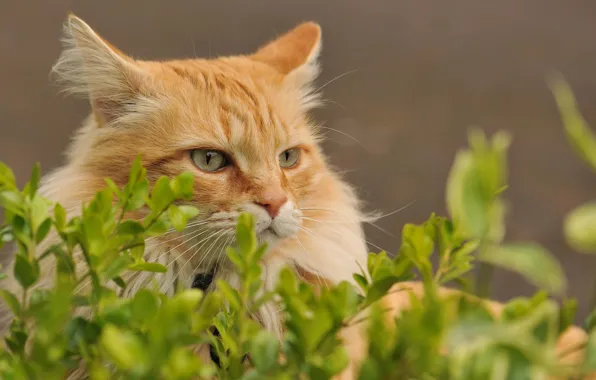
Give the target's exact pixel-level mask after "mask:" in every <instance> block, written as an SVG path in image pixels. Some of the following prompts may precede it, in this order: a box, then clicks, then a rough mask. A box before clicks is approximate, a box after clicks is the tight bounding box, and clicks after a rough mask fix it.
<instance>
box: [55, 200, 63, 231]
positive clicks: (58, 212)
mask: <svg viewBox="0 0 596 380" xmlns="http://www.w3.org/2000/svg"><path fill="white" fill-rule="evenodd" d="M54 221H55V223H56V228H57V229H58V230H62V229H64V227H65V226H66V210H65V209H64V207H62V205H61V204H60V203H56V205H55V206H54Z"/></svg>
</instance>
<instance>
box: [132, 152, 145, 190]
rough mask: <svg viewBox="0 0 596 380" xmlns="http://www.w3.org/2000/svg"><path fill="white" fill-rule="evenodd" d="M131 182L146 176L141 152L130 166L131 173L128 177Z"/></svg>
mask: <svg viewBox="0 0 596 380" xmlns="http://www.w3.org/2000/svg"><path fill="white" fill-rule="evenodd" d="M128 178H129V179H128V182H129V183H133V184H134V183H137V182H139V181H140V180H141V179H143V178H144V176H143V161H142V159H141V155H140V154H139V155H138V156H137V157H136V158H135V160H134V161H133V162H132V166H131V168H130V175H129V177H128Z"/></svg>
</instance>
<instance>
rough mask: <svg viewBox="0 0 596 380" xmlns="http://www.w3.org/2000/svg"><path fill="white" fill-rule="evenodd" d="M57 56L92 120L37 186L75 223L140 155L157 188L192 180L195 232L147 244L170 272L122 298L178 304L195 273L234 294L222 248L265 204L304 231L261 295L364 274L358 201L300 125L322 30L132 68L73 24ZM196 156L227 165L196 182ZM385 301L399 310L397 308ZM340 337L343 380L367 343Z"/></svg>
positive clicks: (313, 98) (279, 249) (272, 316)
mask: <svg viewBox="0 0 596 380" xmlns="http://www.w3.org/2000/svg"><path fill="white" fill-rule="evenodd" d="M64 46H65V48H64V51H63V53H62V55H61V57H60V59H59V60H58V62H57V64H56V65H55V67H54V73H55V74H56V76H57V79H58V80H59V81H60V82H61V83H63V84H64V87H65V89H66V91H68V92H71V93H74V94H79V95H82V96H84V97H86V98H87V99H89V100H90V103H91V106H92V114H91V116H90V117H89V118H88V119H87V120H86V121H85V123H84V124H83V126H82V128H81V129H80V130H79V131H78V132H77V134H76V135H75V137H74V140H73V142H72V145H71V147H70V148H69V150H68V162H67V163H66V165H64V166H63V167H62V168H60V169H58V170H56V171H55V172H53V173H51V174H50V175H48V176H46V177H45V178H44V180H43V186H42V189H41V191H42V193H43V195H44V196H46V197H48V198H50V199H52V200H53V201H56V202H60V203H61V204H62V205H63V206H64V207H65V208H66V209H67V211H68V213H69V214H70V216H73V215H76V213H77V212H79V210H80V205H81V203H82V202H86V201H88V200H89V199H90V198H91V197H92V196H93V195H94V194H95V193H96V191H98V190H100V189H102V188H103V187H104V178H105V177H109V178H111V179H113V180H114V181H115V182H116V183H117V184H119V185H123V184H124V183H125V182H126V180H127V176H128V172H129V170H130V166H131V163H132V161H133V160H134V159H135V157H136V156H137V155H139V154H141V156H142V160H143V164H144V165H145V167H147V169H148V176H149V178H150V180H151V181H154V180H156V179H157V178H158V177H159V176H162V175H165V176H170V177H171V176H174V175H178V174H180V173H181V172H183V171H192V172H193V173H194V174H195V190H196V191H195V197H194V199H193V200H192V201H190V202H189V204H192V205H194V206H196V207H198V208H199V210H200V211H201V214H200V216H199V220H198V221H197V222H196V223H195V224H194V225H193V224H192V223H191V225H190V226H189V228H187V230H186V231H185V232H184V233H183V234H179V233H175V232H171V233H169V234H168V235H167V236H164V237H161V238H157V239H155V240H153V241H151V242H149V243H148V245H147V250H146V260H147V261H157V262H160V263H162V264H164V265H166V266H167V267H168V272H167V273H164V274H151V275H150V274H147V273H141V274H139V273H131V274H129V275H128V283H129V287H128V289H127V291H126V293H125V295H128V294H131V293H133V292H134V291H136V290H138V289H139V288H142V287H143V286H146V285H148V284H149V281H150V280H151V279H155V280H157V282H158V283H159V284H160V286H161V290H162V291H164V292H166V293H168V294H172V293H173V292H174V290H175V284H176V283H178V282H181V283H182V284H183V285H185V286H189V285H190V283H191V282H192V277H193V276H194V274H196V273H197V272H198V271H201V270H206V269H209V268H211V267H213V266H216V267H217V268H218V271H217V276H218V277H219V278H223V279H226V280H228V281H229V282H230V283H231V284H235V283H237V278H236V276H235V274H234V273H233V271H231V270H230V266H229V265H228V264H227V263H226V262H225V260H224V253H223V252H224V250H223V248H224V246H225V245H227V244H229V243H231V242H232V239H233V226H234V224H235V217H236V216H237V215H238V213H239V212H240V211H246V210H249V211H251V210H252V211H251V212H254V213H256V214H258V215H257V216H259V217H262V213H263V211H262V210H261V208H259V204H261V205H262V204H263V202H265V201H266V199H268V197H271V194H274V195H275V196H276V197H277V198H276V199H279V198H280V197H282V198H283V197H287V198H288V199H289V201H288V204H290V206H291V208H292V209H291V210H290V211H291V215H290V216H288V218H294V219H295V220H297V222H296V223H297V228H298V229H297V231H296V232H295V233H293V234H291V236H290V235H288V236H287V237H284V238H281V239H274V241H273V243H274V244H272V247H271V249H270V251H269V252H268V253H267V254H266V256H265V258H264V259H263V263H262V265H263V279H264V283H265V287H266V288H269V289H271V288H272V287H273V286H274V284H275V281H276V279H277V274H278V273H279V270H280V269H281V268H283V267H284V266H288V265H289V266H291V267H293V268H295V269H296V271H297V273H299V274H302V275H303V276H304V277H305V278H306V279H307V280H308V281H311V282H312V283H313V284H314V285H315V286H318V285H320V284H323V283H325V282H327V283H332V284H336V283H339V282H340V281H349V282H352V283H353V278H352V274H353V273H354V272H359V271H360V270H361V268H365V267H366V258H367V249H366V244H365V240H364V235H363V231H362V227H361V223H362V222H363V221H364V220H365V219H366V217H365V216H364V215H363V214H362V213H361V211H360V209H359V202H358V199H357V197H356V196H355V194H354V192H353V190H352V189H351V188H350V187H349V186H348V185H347V184H346V183H345V182H343V181H342V180H341V178H340V177H339V176H338V174H336V173H335V172H334V171H333V170H332V169H330V168H329V166H328V164H327V162H326V159H325V156H324V155H323V153H322V151H321V148H320V146H319V135H318V129H317V127H316V125H314V124H313V123H312V121H311V120H310V119H309V117H308V111H309V110H310V109H311V108H312V107H314V106H316V105H317V104H318V94H317V93H315V92H314V91H313V87H312V82H313V81H314V79H315V78H316V76H317V74H318V64H317V58H318V54H319V51H320V47H321V30H320V28H319V26H318V25H317V24H315V23H304V24H301V25H299V26H298V27H296V28H295V29H294V30H292V31H290V32H288V33H286V34H285V35H283V36H281V37H280V38H278V39H276V40H274V41H272V42H270V43H269V44H267V45H265V46H263V47H262V48H260V49H259V50H257V52H256V53H254V54H250V55H238V56H232V57H221V58H218V59H213V60H204V59H189V60H173V61H165V62H152V61H144V60H138V59H133V58H131V57H128V56H126V55H125V54H124V53H122V52H121V51H119V50H117V49H116V48H115V47H113V46H112V45H111V44H109V43H108V42H106V41H104V40H103V39H102V38H101V37H100V36H98V35H97V34H96V33H95V32H94V31H93V30H92V29H91V28H90V27H89V26H88V25H87V24H85V23H84V22H83V21H82V20H80V19H78V18H76V17H74V16H71V17H69V19H68V21H67V22H66V24H65V33H64ZM293 147H297V148H299V150H300V152H301V156H300V159H299V161H298V164H297V165H296V166H295V167H293V168H288V169H284V168H281V167H280V165H279V161H278V156H279V154H280V153H281V152H283V151H284V150H286V149H289V148H293ZM198 148H208V149H216V150H219V151H222V152H225V153H226V154H228V155H229V157H230V159H231V160H232V165H230V166H228V167H226V168H225V169H223V170H221V171H219V172H215V173H206V172H203V171H201V170H199V169H198V168H197V167H196V166H195V165H194V164H193V162H192V161H191V159H190V155H189V151H190V150H192V149H198ZM264 199H265V200H264ZM284 199H285V198H284ZM290 206H288V207H290ZM265 218H266V217H265ZM269 222H270V223H273V222H272V221H269ZM200 223H203V224H200ZM52 265H53V264H51V263H50V264H46V265H45V266H44V268H42V273H43V279H42V283H41V284H40V286H49V285H51V276H50V274H49V273H51V271H52ZM7 286H11V285H10V284H9V285H7ZM414 288H416V286H414ZM80 291H84V289H80ZM387 301H388V302H390V303H391V304H393V305H395V306H398V305H400V304H401V302H402V301H403V299H402V300H401V301H400V299H395V298H388V299H387ZM258 318H259V319H260V320H261V322H262V323H263V324H264V325H265V326H266V327H267V328H269V329H271V330H272V331H274V332H276V333H280V326H281V325H280V321H279V320H278V315H277V310H275V308H274V307H273V306H271V305H266V306H264V307H263V308H262V310H261V311H260V313H259V315H258ZM346 337H347V338H348V342H347V345H348V346H349V348H350V351H351V352H352V357H353V363H352V364H353V367H351V369H349V370H348V371H347V372H346V374H345V376H348V377H350V375H349V374H350V373H351V372H350V371H352V370H354V368H356V367H357V363H358V362H359V360H360V358H361V355H362V353H363V351H362V349H363V347H365V342H363V341H362V338H361V336H360V335H359V334H353V331H351V332H350V331H348V332H346ZM78 376H82V375H81V374H80V373H79V372H77V374H75V375H73V376H72V378H75V377H78Z"/></svg>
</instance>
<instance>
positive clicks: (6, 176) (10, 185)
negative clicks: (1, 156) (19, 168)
mask: <svg viewBox="0 0 596 380" xmlns="http://www.w3.org/2000/svg"><path fill="white" fill-rule="evenodd" d="M2 188H5V189H9V190H16V188H17V182H16V180H15V176H14V173H13V172H12V170H10V168H9V167H8V166H6V165H5V164H4V163H2V162H0V190H2Z"/></svg>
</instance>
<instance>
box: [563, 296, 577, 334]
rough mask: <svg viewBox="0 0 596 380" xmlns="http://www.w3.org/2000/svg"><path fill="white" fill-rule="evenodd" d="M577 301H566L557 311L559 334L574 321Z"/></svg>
mask: <svg viewBox="0 0 596 380" xmlns="http://www.w3.org/2000/svg"><path fill="white" fill-rule="evenodd" d="M577 307H578V305H577V300H576V299H567V300H564V301H563V304H562V305H561V309H560V310H559V333H563V332H565V330H567V328H569V326H571V325H572V324H573V322H574V320H575V315H576V314H577Z"/></svg>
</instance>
